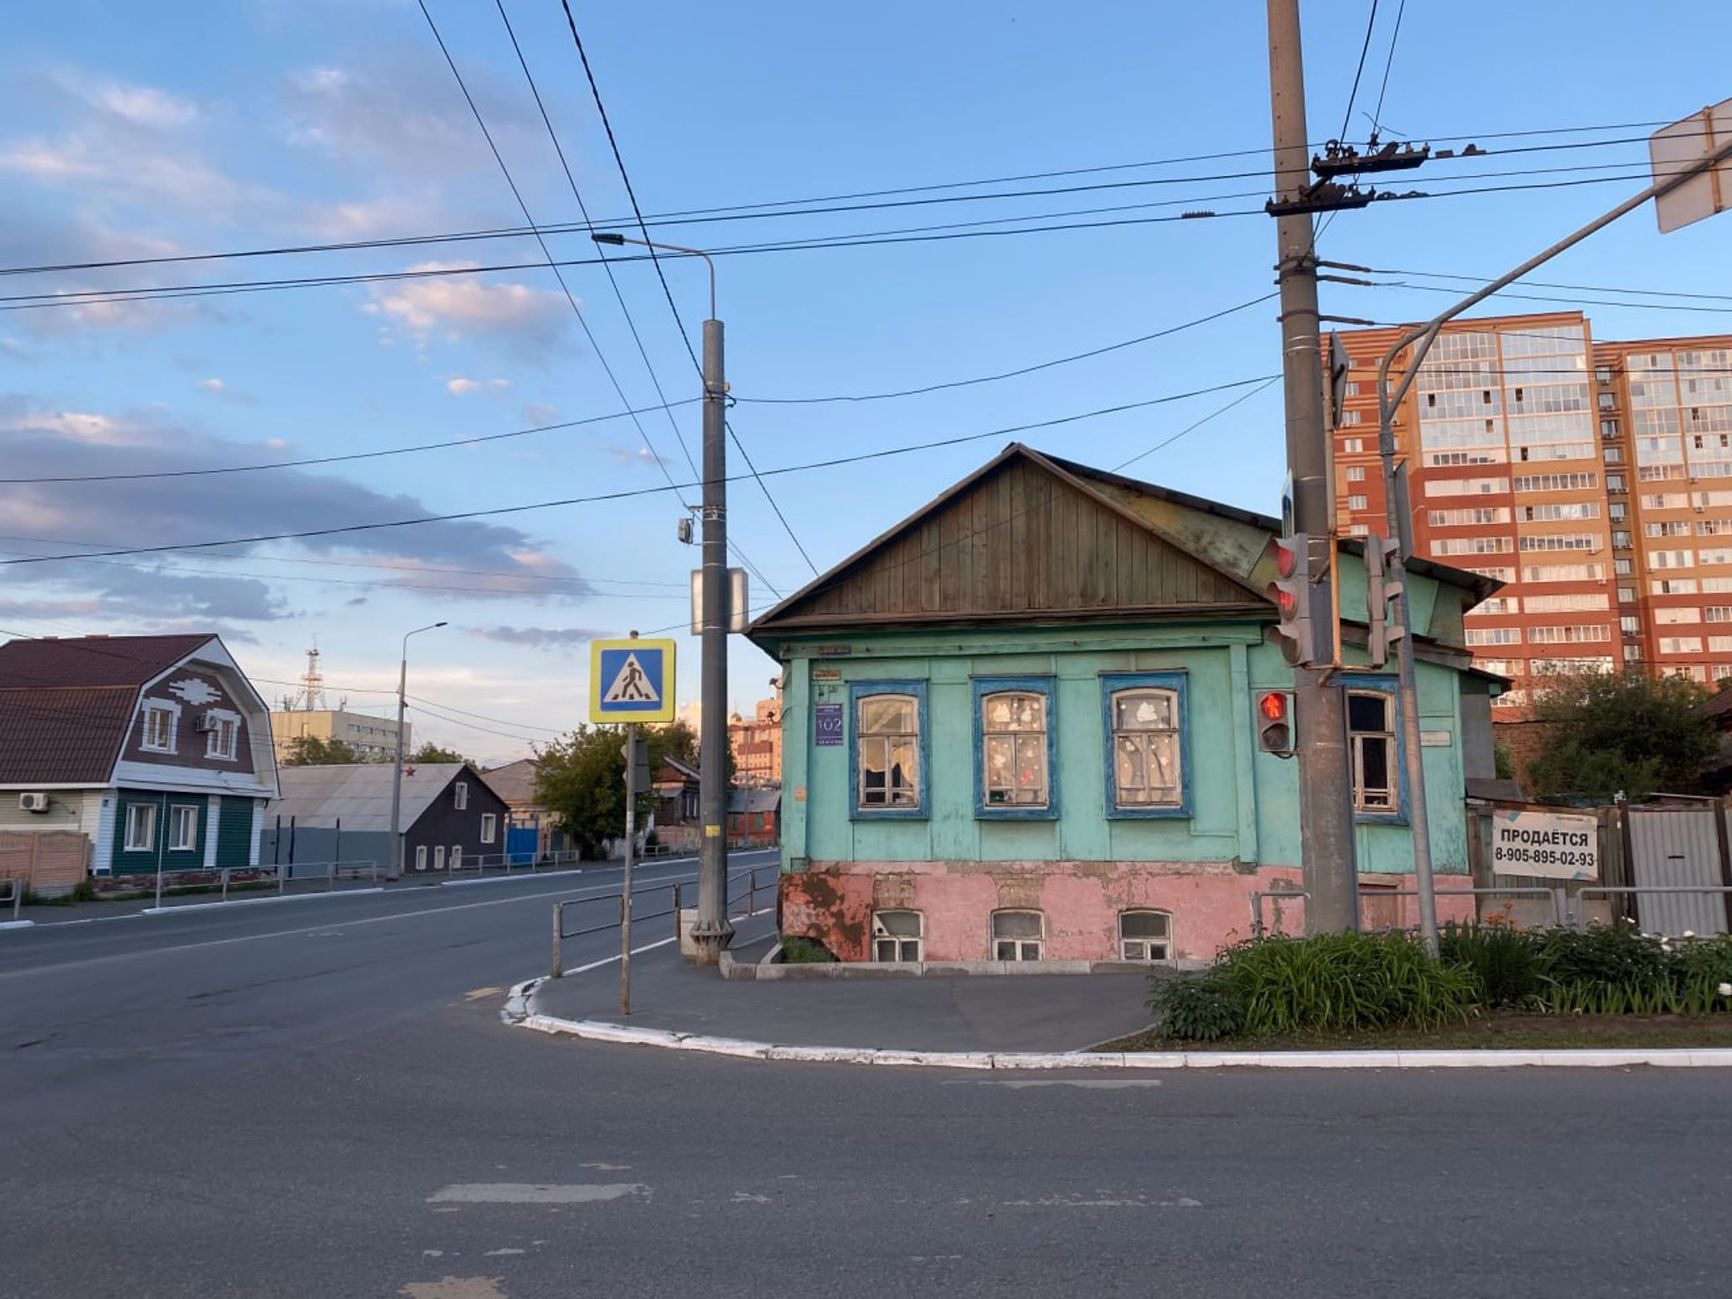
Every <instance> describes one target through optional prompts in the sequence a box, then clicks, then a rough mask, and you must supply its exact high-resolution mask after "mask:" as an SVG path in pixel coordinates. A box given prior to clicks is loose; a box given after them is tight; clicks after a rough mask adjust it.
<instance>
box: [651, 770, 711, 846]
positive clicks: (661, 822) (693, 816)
mask: <svg viewBox="0 0 1732 1299" xmlns="http://www.w3.org/2000/svg"><path fill="white" fill-rule="evenodd" d="M698 788H699V782H698V772H697V768H695V767H692V766H689V765H688V764H686V763H684V762H681V761H680V760H679V759H678V758H673V757H668V758H663V759H662V765H661V766H660V767H658V768H657V769H656V774H655V778H654V779H653V780H651V782H650V789H651V791H652V792H653V793H654V794H655V810H654V812H653V815H652V819H651V821H650V826H651V828H652V829H653V830H654V831H655V836H656V843H657V844H658V845H659V846H661V847H662V848H665V849H667V850H668V851H669V852H696V851H697V850H698V826H699V825H700V824H701V822H700V821H699V818H698Z"/></svg>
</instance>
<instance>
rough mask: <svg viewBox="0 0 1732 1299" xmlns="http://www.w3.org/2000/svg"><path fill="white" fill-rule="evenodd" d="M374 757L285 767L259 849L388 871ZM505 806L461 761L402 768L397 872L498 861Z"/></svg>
mask: <svg viewBox="0 0 1732 1299" xmlns="http://www.w3.org/2000/svg"><path fill="white" fill-rule="evenodd" d="M394 771H395V769H394V768H393V767H390V766H386V765H385V764H383V763H378V762H363V763H352V764H347V765H335V766H322V767H285V768H283V772H282V786H283V793H282V797H281V798H280V799H278V800H277V801H276V802H274V803H272V804H271V805H270V806H269V807H267V808H266V809H265V832H264V836H263V840H264V841H263V845H262V848H261V852H262V854H263V856H264V859H265V860H266V861H269V862H274V863H277V864H285V863H289V862H296V863H299V862H307V863H317V864H321V865H322V864H324V863H327V862H341V863H344V864H349V865H366V864H368V863H377V864H378V865H379V866H380V867H381V868H382V869H384V870H385V871H387V872H389V873H392V874H395V866H396V860H397V854H396V853H395V852H394V851H393V850H392V844H391V785H392V777H393V775H394ZM509 812H510V809H509V808H508V807H507V806H506V804H505V800H504V799H503V798H501V797H500V796H499V795H498V794H496V793H495V792H494V791H493V788H492V786H490V785H489V784H488V783H487V782H486V781H485V780H484V779H482V777H481V774H480V773H479V772H477V771H476V770H475V768H473V767H471V766H470V765H469V764H468V763H467V762H416V763H411V764H409V765H408V766H406V767H404V768H403V794H402V810H401V813H400V817H399V824H400V826H401V829H402V835H403V852H402V861H403V873H404V874H405V875H413V874H416V873H419V872H429V871H446V870H452V871H455V870H464V869H470V870H473V869H475V867H476V866H477V865H489V866H498V865H499V864H500V862H501V861H502V860H503V853H504V851H505V830H506V822H507V818H508V815H509Z"/></svg>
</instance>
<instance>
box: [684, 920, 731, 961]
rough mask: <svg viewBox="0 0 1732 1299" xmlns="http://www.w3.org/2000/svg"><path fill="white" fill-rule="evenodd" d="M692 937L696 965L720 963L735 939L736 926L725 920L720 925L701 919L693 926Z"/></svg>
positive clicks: (693, 959) (693, 958)
mask: <svg viewBox="0 0 1732 1299" xmlns="http://www.w3.org/2000/svg"><path fill="white" fill-rule="evenodd" d="M691 938H692V949H693V953H694V954H693V957H692V963H693V964H694V965H720V964H721V963H722V953H723V952H725V951H727V950H728V946H729V944H731V943H732V942H733V941H734V927H733V926H732V925H730V924H729V923H728V922H727V921H725V920H724V921H722V923H721V924H720V925H714V924H708V925H706V924H705V923H704V922H702V921H699V922H698V923H697V924H695V925H693V926H692V935H691Z"/></svg>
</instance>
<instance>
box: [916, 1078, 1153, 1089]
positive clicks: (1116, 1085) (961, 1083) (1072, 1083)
mask: <svg viewBox="0 0 1732 1299" xmlns="http://www.w3.org/2000/svg"><path fill="white" fill-rule="evenodd" d="M944 1085H945V1086H946V1087H1009V1088H1011V1089H1012V1090H1013V1091H1014V1090H1017V1089H1020V1088H1023V1087H1083V1088H1088V1089H1091V1090H1094V1091H1103V1092H1110V1091H1120V1090H1122V1089H1124V1088H1126V1087H1159V1086H1160V1085H1161V1080H1160V1079H1159V1078H1007V1079H1005V1080H1003V1081H999V1080H998V1079H996V1078H995V1079H992V1080H991V1081H987V1082H983V1081H980V1080H977V1079H974V1078H961V1079H954V1080H952V1081H949V1082H946V1083H945V1084H944Z"/></svg>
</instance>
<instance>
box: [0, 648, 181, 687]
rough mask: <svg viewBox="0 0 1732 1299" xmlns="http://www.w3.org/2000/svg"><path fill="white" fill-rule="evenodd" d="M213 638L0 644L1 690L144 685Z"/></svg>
mask: <svg viewBox="0 0 1732 1299" xmlns="http://www.w3.org/2000/svg"><path fill="white" fill-rule="evenodd" d="M213 639H214V637H212V636H210V635H208V634H206V635H191V636H69V637H65V638H61V639H57V638H55V637H52V636H50V637H44V638H41V639H32V640H12V641H7V642H6V643H5V644H4V645H0V690H9V689H16V688H19V687H30V686H131V687H132V688H133V689H135V690H136V689H138V687H140V686H142V685H144V684H145V683H146V682H147V681H149V680H150V679H151V678H152V677H155V676H157V675H158V674H160V673H163V672H166V671H168V670H169V669H170V668H171V667H173V666H174V665H175V664H176V663H178V662H180V661H181V660H182V659H183V658H185V657H186V656H187V655H188V654H191V653H192V652H193V651H194V650H197V649H200V648H202V647H203V646H204V645H206V644H208V643H209V642H210V641H211V640H213Z"/></svg>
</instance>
